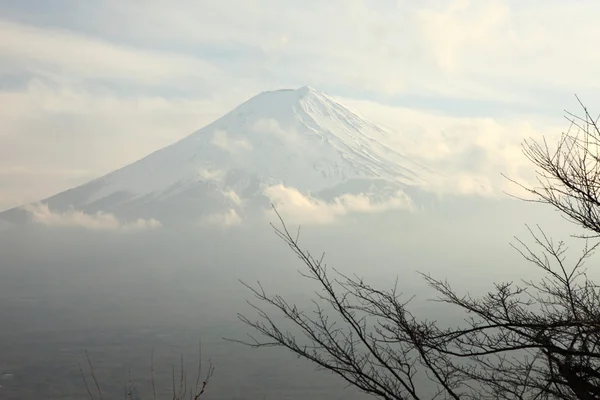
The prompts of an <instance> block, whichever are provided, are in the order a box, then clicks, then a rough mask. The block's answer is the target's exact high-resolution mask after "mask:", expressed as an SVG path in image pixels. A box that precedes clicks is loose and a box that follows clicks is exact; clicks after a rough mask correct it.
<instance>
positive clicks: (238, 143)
mask: <svg viewBox="0 0 600 400" xmlns="http://www.w3.org/2000/svg"><path fill="white" fill-rule="evenodd" d="M210 143H212V144H213V145H215V146H217V147H218V148H220V149H222V150H225V151H227V152H228V153H232V154H238V153H243V152H246V151H250V150H252V144H251V143H250V142H248V141H247V140H246V139H236V138H231V137H230V136H229V135H228V134H227V132H226V131H224V130H220V129H218V130H216V131H215V132H214V134H213V137H212V139H211V140H210Z"/></svg>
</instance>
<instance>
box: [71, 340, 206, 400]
mask: <svg viewBox="0 0 600 400" xmlns="http://www.w3.org/2000/svg"><path fill="white" fill-rule="evenodd" d="M85 356H86V360H87V364H88V366H89V374H90V376H91V378H92V382H93V383H94V388H93V389H92V387H91V385H90V384H89V383H88V379H87V378H86V375H85V373H84V371H83V368H82V366H81V364H79V372H80V373H81V377H82V380H83V384H84V386H85V389H86V393H87V396H88V398H89V399H90V400H96V399H99V400H102V399H103V398H104V396H103V392H102V389H101V388H100V384H99V383H98V379H97V378H96V372H95V370H94V366H93V364H92V361H91V359H90V356H89V354H88V353H87V351H86V352H85ZM154 372H155V370H154V350H152V354H151V356H150V383H151V389H152V399H153V400H156V399H157V393H156V380H155V374H154ZM214 372H215V367H214V366H213V365H212V362H211V361H210V360H209V361H208V369H207V371H206V373H205V375H204V379H202V375H203V371H202V345H201V344H200V343H198V366H197V371H196V377H195V379H194V381H192V382H188V376H187V371H186V369H185V367H184V362H183V355H182V356H181V357H180V369H179V374H176V372H175V365H173V366H172V386H171V396H172V397H171V398H172V400H188V399H189V400H199V399H200V398H201V397H203V395H204V394H205V390H206V386H207V384H208V382H209V380H210V378H211V377H212V376H213V374H214ZM124 389H125V390H124V395H123V397H124V399H125V400H136V399H139V394H138V390H137V386H136V384H135V382H134V380H133V379H132V378H131V373H130V374H129V378H128V380H127V383H126V384H125V387H124ZM96 392H97V395H98V396H97V397H96V395H95V394H96Z"/></svg>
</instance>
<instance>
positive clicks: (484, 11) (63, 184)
mask: <svg viewBox="0 0 600 400" xmlns="http://www.w3.org/2000/svg"><path fill="white" fill-rule="evenodd" d="M13 3H14V4H11V5H10V6H4V5H2V6H0V14H1V15H2V18H0V126H1V127H2V129H0V160H1V161H0V164H1V165H0V169H2V168H10V167H14V166H19V167H23V168H26V169H30V170H34V169H44V168H47V169H49V170H58V169H62V170H68V169H70V170H73V171H76V170H77V171H87V172H86V176H93V177H97V176H100V175H102V174H104V173H107V172H109V171H112V170H114V169H116V168H118V167H121V166H123V165H125V164H127V163H129V162H132V161H135V160H136V159H139V158H140V157H142V156H144V155H147V154H148V153H149V152H151V151H153V150H156V149H158V148H160V147H162V146H165V145H168V144H170V143H173V142H174V141H176V140H178V139H180V138H182V137H183V136H184V135H187V134H188V133H191V132H193V131H195V130H197V129H198V128H200V127H202V126H204V125H205V124H207V123H209V122H212V120H214V119H215V118H217V117H218V116H220V115H222V114H223V113H224V112H227V111H229V110H230V109H231V108H232V107H233V106H235V105H237V104H239V103H240V102H242V101H244V100H246V99H247V98H249V97H250V96H252V95H254V94H256V93H258V92H260V91H262V90H269V89H277V88H282V87H298V86H301V85H305V84H310V85H313V86H315V87H316V88H318V89H322V90H325V91H328V92H330V93H332V94H340V95H344V96H346V97H348V98H356V99H363V100H364V99H370V100H372V101H373V102H379V103H381V104H384V103H385V104H387V106H390V105H394V104H395V105H404V106H405V107H404V108H401V109H399V110H400V112H399V114H400V115H407V114H411V111H414V115H413V117H415V118H416V116H417V115H418V114H419V113H421V114H422V117H423V118H424V120H423V121H424V122H423V123H422V124H421V125H422V127H424V129H422V130H419V128H418V127H417V126H416V125H418V124H419V121H416V120H415V119H414V118H413V120H412V121H413V122H414V125H415V126H414V131H415V132H422V131H426V134H425V135H424V136H426V137H427V138H428V139H427V140H421V139H420V138H419V137H417V136H415V137H416V139H417V140H416V141H417V142H418V143H417V144H416V145H415V149H418V152H419V153H421V154H423V158H424V159H425V160H430V162H432V163H435V164H436V166H437V167H439V168H441V169H444V168H449V167H448V166H449V165H452V168H456V169H458V170H459V171H462V172H456V176H462V177H463V178H464V180H462V183H461V184H460V185H457V187H465V188H468V187H471V188H473V190H474V188H475V187H478V184H477V183H476V182H482V184H483V185H484V186H486V185H487V187H492V188H495V187H496V186H497V178H494V177H492V178H490V177H489V176H486V174H489V175H494V176H498V175H499V173H498V172H499V171H498V169H505V166H508V169H511V168H513V169H515V168H517V169H521V168H525V165H524V164H523V162H522V161H516V156H515V155H514V154H513V153H515V152H514V148H515V146H513V145H512V144H511V145H510V146H507V147H506V148H504V147H502V146H501V145H500V143H502V142H503V141H505V140H509V141H512V140H513V138H514V137H516V135H517V134H522V137H520V138H519V141H520V140H521V139H522V138H523V137H526V136H527V135H528V134H529V133H535V134H537V133H538V132H540V131H543V130H540V127H543V126H542V125H539V124H538V123H537V121H535V122H532V123H531V129H529V128H527V126H526V123H525V122H526V121H527V122H530V121H532V120H533V119H535V118H537V117H536V115H537V116H539V115H545V116H548V115H551V116H552V117H554V116H556V117H560V114H562V110H563V109H564V108H570V107H571V106H570V104H571V103H569V104H566V102H567V101H571V100H573V103H574V99H573V98H572V93H573V92H576V93H578V94H579V95H581V97H582V98H583V99H584V100H585V101H586V102H587V103H588V104H593V102H595V101H600V95H598V92H599V91H598V90H597V89H598V85H599V84H597V83H595V82H596V76H597V71H598V70H599V69H600V56H599V55H598V54H597V52H593V51H589V49H592V48H595V43H594V39H595V38H596V37H598V36H599V35H600V25H599V24H597V21H596V15H598V11H600V3H596V2H589V1H588V2H583V1H581V2H565V1H558V0H548V1H546V2H544V12H543V13H540V12H539V6H537V5H536V4H533V2H523V1H516V0H482V1H474V0H471V1H465V0H459V1H447V2H439V1H428V0H426V1H420V2H411V1H406V0H403V1H382V2H365V1H362V0H332V1H330V2H323V1H320V0H306V1H304V2H298V3H286V2H281V1H278V0H262V1H261V2H256V1H248V0H223V1H219V2H210V3H208V2H197V1H192V0H174V1H173V2H169V3H168V4H167V3H165V2H163V1H158V0H149V1H147V2H145V3H144V9H143V12H142V13H140V8H139V6H138V5H136V4H135V2H126V1H119V0H106V1H102V2H81V1H76V0H65V1H63V2H61V3H60V4H59V5H54V6H53V7H52V10H51V12H41V11H40V12H32V9H31V7H32V4H33V3H32V2H31V1H22V2H13ZM36 7H37V6H36ZM232 9H234V10H237V12H235V13H232V12H231V10H232ZM264 10H269V12H265V11H264ZM42 11H43V10H42ZM46 11H49V10H46ZM566 20H568V21H577V22H576V24H575V25H576V29H574V28H573V27H572V26H571V25H569V24H565V23H564V21H566ZM307 26H310V27H311V29H306V27H307ZM382 107H386V106H382ZM407 107H409V108H411V110H409V109H408V108H407ZM394 108H396V107H394ZM417 108H421V109H428V110H433V111H432V112H430V113H423V112H422V111H419V110H417ZM396 109H397V108H396ZM497 113H502V114H507V115H509V116H510V117H511V118H512V119H511V121H508V120H498V119H495V120H493V121H492V122H491V123H490V122H485V121H484V119H480V120H471V121H467V120H462V122H460V121H459V120H458V119H456V118H459V117H458V115H459V114H460V115H470V116H473V115H477V116H482V115H483V116H486V115H493V114H497ZM365 114H366V113H365ZM441 114H446V115H447V116H448V115H449V116H453V118H455V122H460V124H459V125H461V129H463V128H464V131H465V132H466V131H469V132H471V133H468V134H464V137H463V138H462V139H456V138H441V139H439V137H440V134H439V132H438V135H437V136H436V135H434V134H433V129H432V128H431V126H430V124H432V123H433V121H437V120H438V117H439V116H440V115H441ZM367 115H368V114H367ZM442 122H444V121H442ZM411 123H412V122H411ZM494 123H495V124H497V125H498V126H496V127H494V126H493V125H494ZM451 124H454V122H452V123H451ZM406 125H407V124H404V126H406ZM457 126H458V125H457ZM263 128H266V129H268V128H269V125H268V122H267V123H266V125H264V126H263ZM277 128H278V127H277V126H275V125H271V126H270V129H271V130H270V131H269V132H272V133H273V132H276V131H277ZM279 128H280V127H279ZM550 128H552V129H554V127H550ZM563 128H564V125H561V126H560V127H559V131H560V130H562V129H563ZM511 129H514V130H515V132H511ZM474 130H479V131H481V132H485V134H486V135H487V134H488V133H489V137H490V138H492V139H486V138H485V137H484V136H485V135H483V134H482V135H480V136H481V137H478V138H477V139H474V136H477V135H475V134H474V133H472V131H474ZM530 131H531V132H530ZM551 131H552V132H553V130H551ZM415 135H418V133H415ZM291 137H292V138H293V136H291ZM506 138H508V139H506ZM469 140H476V143H474V144H473V146H476V147H473V148H471V149H469V148H468V147H469V144H468V141H469ZM486 140H496V141H497V142H496V143H483V142H485V141H486ZM428 141H429V143H427V142H428ZM92 149H93V151H92ZM416 152H417V151H415V153H416ZM92 154H93V155H92ZM430 154H435V155H436V157H435V158H434V157H429V155H430ZM463 155H465V156H466V157H467V159H468V160H469V161H470V162H472V165H471V167H472V168H475V169H477V173H476V174H475V176H474V175H473V172H472V171H467V170H466V169H467V165H466V164H464V163H463V164H462V165H458V164H460V162H462V160H458V161H456V159H454V160H453V159H452V157H462V156H463ZM476 155H477V157H479V158H478V159H477V160H478V161H477V163H475V161H476V159H475V157H476ZM438 156H439V157H438ZM510 160H514V161H515V162H516V164H511V163H510ZM453 163H454V164H456V165H454V164H453ZM486 165H487V166H486ZM510 172H512V171H510ZM19 174H20V173H15V174H14V175H13V176H12V177H8V178H6V179H9V180H11V181H13V182H18V181H19V180H21V179H22V180H23V181H25V179H27V182H28V185H26V184H10V185H6V184H3V182H0V199H2V204H4V205H5V207H10V206H16V205H18V204H21V203H22V202H23V201H27V202H29V201H32V200H36V199H39V198H43V197H45V196H48V195H51V194H53V193H56V192H59V191H61V190H64V189H67V188H69V187H72V186H73V185H75V184H77V183H80V182H79V181H78V180H77V179H79V178H74V177H67V176H66V175H64V174H56V175H55V176H53V177H51V178H50V177H49V178H48V179H47V180H44V178H42V176H41V175H39V176H37V177H34V176H33V175H30V178H25V177H24V176H23V175H22V174H20V175H19ZM3 179H4V178H3ZM461 179H462V178H461ZM467 181H469V182H471V183H469V184H466V182H467ZM452 185H453V184H448V185H447V186H448V187H449V188H451V186H452ZM465 190H466V189H465ZM469 190H471V189H469ZM494 190H495V189H494Z"/></svg>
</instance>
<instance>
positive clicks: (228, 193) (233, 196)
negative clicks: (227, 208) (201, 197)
mask: <svg viewBox="0 0 600 400" xmlns="http://www.w3.org/2000/svg"><path fill="white" fill-rule="evenodd" d="M223 196H225V198H227V199H229V200H231V201H232V202H233V204H235V205H236V206H239V205H241V204H242V199H241V198H240V196H239V195H238V194H237V193H236V192H235V191H234V190H225V191H223Z"/></svg>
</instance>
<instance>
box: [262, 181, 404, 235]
mask: <svg viewBox="0 0 600 400" xmlns="http://www.w3.org/2000/svg"><path fill="white" fill-rule="evenodd" d="M264 193H265V195H266V196H267V197H268V198H269V200H270V201H271V202H272V203H273V205H274V206H275V207H276V208H277V211H278V212H279V213H280V214H281V216H282V217H283V218H284V219H285V220H286V221H289V222H290V223H295V224H316V225H321V224H329V223H332V222H334V221H335V220H336V218H338V217H342V216H345V215H348V214H351V213H381V212H385V211H389V210H397V209H405V210H410V209H411V208H412V202H411V199H410V198H408V197H407V196H406V195H405V194H404V193H402V192H398V193H396V196H395V197H393V198H390V199H387V200H384V201H374V200H373V199H371V198H370V197H369V196H368V195H365V194H359V195H353V194H344V195H342V196H339V197H337V198H335V199H334V200H333V201H331V202H326V201H323V200H319V199H315V198H311V197H309V196H305V195H304V194H302V193H301V192H300V191H298V190H297V189H295V188H292V187H286V186H284V185H274V186H269V187H267V188H265V191H264Z"/></svg>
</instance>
